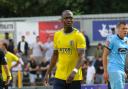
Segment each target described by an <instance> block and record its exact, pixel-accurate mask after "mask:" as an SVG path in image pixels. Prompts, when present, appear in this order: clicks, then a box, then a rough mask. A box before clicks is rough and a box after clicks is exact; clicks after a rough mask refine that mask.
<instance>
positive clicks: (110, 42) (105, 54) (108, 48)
mask: <svg viewBox="0 0 128 89" xmlns="http://www.w3.org/2000/svg"><path fill="white" fill-rule="evenodd" d="M113 38H114V36H108V37H107V40H106V42H105V46H104V51H103V56H102V59H103V68H104V73H103V76H104V80H105V82H107V81H108V77H109V76H108V70H107V66H108V60H107V58H108V55H109V52H110V51H111V50H112V48H113V44H114V43H113Z"/></svg>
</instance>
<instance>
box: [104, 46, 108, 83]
mask: <svg viewBox="0 0 128 89" xmlns="http://www.w3.org/2000/svg"><path fill="white" fill-rule="evenodd" d="M108 54H109V50H108V49H107V48H106V47H105V48H104V52H103V68H104V74H103V76H104V80H105V82H107V81H108V71H107V65H108V61H107V56H108Z"/></svg>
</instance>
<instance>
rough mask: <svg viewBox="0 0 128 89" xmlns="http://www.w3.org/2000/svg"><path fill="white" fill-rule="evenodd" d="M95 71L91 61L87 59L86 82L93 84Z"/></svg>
mask: <svg viewBox="0 0 128 89" xmlns="http://www.w3.org/2000/svg"><path fill="white" fill-rule="evenodd" d="M95 73H96V70H95V68H94V66H93V61H92V60H89V61H88V67H87V75H86V84H94V78H95Z"/></svg>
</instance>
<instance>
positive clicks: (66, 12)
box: [61, 10, 73, 18]
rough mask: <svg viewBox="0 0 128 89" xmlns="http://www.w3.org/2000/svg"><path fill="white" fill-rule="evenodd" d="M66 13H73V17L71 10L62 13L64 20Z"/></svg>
mask: <svg viewBox="0 0 128 89" xmlns="http://www.w3.org/2000/svg"><path fill="white" fill-rule="evenodd" d="M65 13H72V15H73V12H72V11H71V10H64V11H63V12H62V15H61V17H62V18H63V16H64V14H65Z"/></svg>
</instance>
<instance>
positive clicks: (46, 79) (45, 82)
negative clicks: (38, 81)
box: [43, 74, 49, 86]
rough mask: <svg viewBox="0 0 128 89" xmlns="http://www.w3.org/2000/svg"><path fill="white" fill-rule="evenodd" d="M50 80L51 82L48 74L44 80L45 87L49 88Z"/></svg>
mask: <svg viewBox="0 0 128 89" xmlns="http://www.w3.org/2000/svg"><path fill="white" fill-rule="evenodd" d="M48 80H49V76H48V74H46V75H45V77H44V79H43V85H44V86H48V85H49V84H48Z"/></svg>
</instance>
